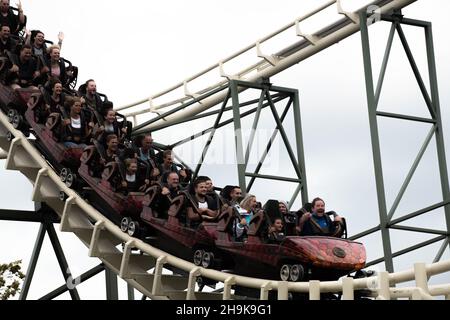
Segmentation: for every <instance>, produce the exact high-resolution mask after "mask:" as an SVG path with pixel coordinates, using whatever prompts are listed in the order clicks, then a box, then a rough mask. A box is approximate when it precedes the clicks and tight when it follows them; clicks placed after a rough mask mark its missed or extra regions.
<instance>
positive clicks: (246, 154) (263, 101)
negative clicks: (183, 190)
mask: <svg viewBox="0 0 450 320" xmlns="http://www.w3.org/2000/svg"><path fill="white" fill-rule="evenodd" d="M247 89H254V90H258V91H259V93H260V97H259V98H258V99H254V100H249V101H241V98H240V93H241V92H242V91H244V90H247ZM220 90H221V91H222V90H228V91H227V95H226V99H225V100H224V101H223V103H222V105H221V107H220V109H218V110H214V111H209V112H207V113H202V114H199V115H196V116H193V117H190V118H187V119H184V120H180V121H178V122H177V123H176V125H178V124H182V123H188V122H191V121H195V120H199V119H203V118H205V117H209V116H214V115H217V117H216V119H215V121H214V125H212V126H211V127H209V128H207V129H205V130H203V131H201V132H198V133H196V134H194V135H191V136H189V137H186V138H185V139H181V140H179V141H177V142H174V143H171V144H170V145H167V146H161V145H158V146H159V147H162V148H163V149H171V150H173V149H174V148H176V147H179V146H181V145H183V144H186V143H193V142H194V141H195V140H196V139H198V138H200V137H203V136H205V135H209V138H208V140H207V142H206V144H205V146H204V149H203V152H202V155H201V158H200V160H199V162H198V164H197V166H196V168H195V169H193V171H194V179H195V177H197V176H198V175H199V173H200V171H201V169H202V166H203V165H204V161H205V159H206V156H207V154H208V150H209V148H210V146H211V144H212V143H213V141H214V137H215V135H216V132H217V130H218V129H220V128H223V127H225V126H228V125H233V126H234V136H233V137H231V136H230V137H229V138H230V139H229V141H235V150H236V168H237V173H238V181H239V186H240V187H241V189H242V190H243V192H245V193H249V192H250V191H251V189H252V187H253V186H254V183H255V181H256V179H265V180H276V181H283V182H288V183H295V184H297V187H296V189H295V191H294V193H293V195H292V197H291V200H290V201H289V205H290V206H291V205H292V204H293V203H294V202H295V200H296V199H297V197H298V195H299V194H301V198H302V199H301V200H302V203H305V202H307V201H308V188H307V181H306V169H305V159H304V150H303V137H302V124H301V115H300V104H299V94H298V90H296V89H290V88H283V87H277V86H273V85H272V84H271V83H269V81H268V79H265V80H264V81H262V82H261V83H250V82H246V81H240V80H231V81H230V83H229V86H228V87H222V88H221V89H220ZM215 93H217V91H216V90H215V91H213V92H210V93H208V94H206V95H203V96H200V97H197V98H196V99H195V100H194V101H192V102H191V103H197V102H200V103H201V101H202V100H203V99H206V98H208V97H209V96H210V95H212V94H215ZM230 100H231V106H228V104H229V102H230ZM282 103H286V105H285V107H284V109H283V110H282V112H281V114H280V113H279V112H278V111H277V106H276V104H278V105H280V104H282ZM188 106H189V105H185V106H183V107H180V108H181V109H182V108H186V107H188ZM244 107H252V108H251V109H250V110H248V111H245V112H243V111H242V108H244ZM180 108H176V109H173V110H171V111H169V112H166V113H164V114H162V115H160V116H158V117H156V118H154V119H152V120H150V121H148V122H145V123H143V124H141V125H139V126H137V127H136V128H135V131H134V132H133V135H138V134H142V133H145V132H148V131H146V130H145V129H144V130H143V128H146V127H147V126H148V125H149V124H151V123H153V122H155V121H158V120H160V119H164V118H166V117H167V116H170V115H171V114H173V113H176V112H177V111H179V109H180ZM264 109H268V110H270V112H271V114H272V116H273V119H274V120H275V123H276V128H275V129H274V130H273V133H272V136H271V137H270V139H269V141H268V142H267V146H266V148H265V149H264V152H263V154H262V156H261V159H260V160H259V161H258V164H257V166H256V169H255V171H254V172H248V170H247V169H248V164H249V158H250V154H251V152H252V147H253V146H254V142H255V138H256V134H257V129H258V125H259V122H260V118H261V113H262V112H263V110H264ZM291 109H293V115H294V125H295V147H296V148H295V149H294V148H293V147H292V146H293V145H292V143H291V141H290V139H289V137H288V135H287V133H286V130H285V127H284V125H283V122H284V120H285V119H286V116H287V115H288V112H289V111H290V110H291ZM227 111H232V113H233V116H232V117H230V118H228V119H224V118H225V116H224V114H225V112H227ZM251 115H254V120H253V124H252V128H251V133H250V137H249V139H248V143H247V147H246V148H245V149H244V139H243V135H242V124H241V119H243V118H246V117H248V116H251ZM173 126H174V125H173V124H172V125H170V127H171V128H173ZM168 127H169V126H165V127H162V128H159V129H157V130H154V131H152V132H155V131H159V130H162V129H166V128H168ZM278 134H280V135H281V139H282V142H283V145H284V146H285V148H286V150H287V152H288V155H289V160H290V162H291V164H292V167H293V169H294V171H295V176H294V177H281V176H276V175H263V174H260V171H261V168H262V167H263V165H264V162H265V160H266V158H267V156H268V154H269V152H270V150H271V148H272V146H273V143H274V141H275V139H276V138H277V136H278ZM247 178H250V179H249V182H248V183H247Z"/></svg>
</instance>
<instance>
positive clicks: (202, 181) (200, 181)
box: [193, 178, 206, 189]
mask: <svg viewBox="0 0 450 320" xmlns="http://www.w3.org/2000/svg"><path fill="white" fill-rule="evenodd" d="M205 182H206V180H204V179H199V178H197V179H195V181H194V183H193V185H194V189H196V188H197V187H198V185H199V184H200V183H205Z"/></svg>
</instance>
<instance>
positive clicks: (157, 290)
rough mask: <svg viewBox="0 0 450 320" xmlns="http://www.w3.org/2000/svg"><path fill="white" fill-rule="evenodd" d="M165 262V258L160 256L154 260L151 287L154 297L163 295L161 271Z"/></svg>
mask: <svg viewBox="0 0 450 320" xmlns="http://www.w3.org/2000/svg"><path fill="white" fill-rule="evenodd" d="M166 262H167V256H161V257H159V258H158V259H157V260H156V265H155V269H154V270H153V287H152V294H153V295H154V296H160V295H163V287H162V282H161V280H162V270H163V268H164V265H165V264H166Z"/></svg>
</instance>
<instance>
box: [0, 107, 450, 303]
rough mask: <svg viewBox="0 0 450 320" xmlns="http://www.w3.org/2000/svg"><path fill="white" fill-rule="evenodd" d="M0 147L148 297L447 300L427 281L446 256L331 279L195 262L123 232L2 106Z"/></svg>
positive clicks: (93, 250)
mask: <svg viewBox="0 0 450 320" xmlns="http://www.w3.org/2000/svg"><path fill="white" fill-rule="evenodd" d="M8 132H10V133H12V134H13V136H14V139H12V140H11V141H9V140H8V138H7V136H8ZM0 149H3V150H8V151H7V158H6V169H8V170H17V171H20V172H21V173H22V174H24V175H25V176H26V177H27V178H28V179H29V181H30V182H31V183H32V184H33V186H34V188H33V194H32V200H33V201H36V202H45V203H47V204H48V205H49V206H50V207H51V208H52V209H53V210H55V212H56V213H57V214H58V215H59V216H60V217H61V225H60V229H61V231H63V232H72V233H74V234H75V235H76V236H77V237H78V238H79V239H80V240H81V241H82V242H83V243H84V244H85V245H86V246H87V247H88V248H89V256H90V257H97V258H99V259H100V260H101V261H103V263H105V265H107V266H108V267H109V268H111V270H112V271H113V272H115V273H116V274H118V275H119V276H120V277H121V278H122V279H124V280H125V281H127V282H128V283H129V284H131V285H132V286H133V287H134V288H136V289H137V290H139V291H140V292H142V293H143V294H145V295H146V296H148V297H150V298H152V299H181V300H184V299H186V300H192V299H224V300H228V299H233V298H235V297H234V296H233V295H232V291H231V286H232V285H234V284H236V285H240V286H243V287H248V288H254V289H257V290H259V291H260V298H261V299H267V298H268V293H269V291H270V290H276V291H278V298H279V299H287V298H288V293H289V292H304V293H309V296H310V299H319V298H320V293H325V292H342V293H343V299H353V297H354V290H361V289H366V290H369V292H370V295H371V296H373V297H375V298H377V299H396V298H408V299H432V298H433V297H436V296H443V297H445V298H446V299H449V300H450V283H447V284H441V285H435V286H429V285H428V279H429V278H430V277H431V276H433V275H437V274H441V273H444V272H449V271H450V261H445V262H440V263H436V264H432V265H425V264H422V263H418V264H415V266H414V269H413V270H409V271H405V272H400V273H395V274H388V273H384V272H382V273H380V275H379V276H377V277H371V278H367V279H352V278H343V279H342V280H341V281H335V282H319V281H311V282H309V283H292V282H282V281H270V280H264V279H255V278H249V277H242V276H237V275H232V274H227V273H223V272H219V271H215V270H209V269H204V268H200V267H197V266H195V265H194V264H192V263H190V262H187V261H184V260H181V259H179V258H177V257H174V256H172V255H170V254H168V253H166V252H163V251H161V250H159V249H157V248H154V247H152V246H149V245H148V244H146V243H144V242H143V241H141V240H138V239H135V238H131V237H129V236H128V235H127V234H125V233H123V232H122V231H121V230H120V229H119V228H118V227H117V226H116V225H115V224H113V223H112V222H111V221H109V220H108V219H106V218H105V217H104V216H103V215H102V214H101V213H99V212H98V211H97V210H95V209H94V208H93V207H92V206H91V205H89V204H88V203H86V202H85V201H84V200H83V199H82V198H81V197H80V196H79V195H78V194H77V193H76V192H74V191H73V190H72V189H69V188H67V187H66V185H65V184H64V183H62V182H61V180H60V178H59V176H58V174H57V173H56V172H54V171H53V169H52V168H51V167H50V166H49V164H48V163H47V161H46V160H45V159H44V158H43V157H42V155H41V154H40V153H39V152H38V151H37V150H36V149H35V148H34V146H33V145H32V143H31V142H30V141H29V140H28V139H27V138H26V137H25V136H24V135H23V134H22V133H21V132H20V131H17V130H15V129H14V128H13V127H12V125H11V124H10V123H8V120H7V117H6V116H5V115H4V114H3V113H2V112H0ZM61 191H62V192H64V193H65V194H66V195H67V197H68V198H67V199H66V200H65V201H63V200H61V199H60V192H61ZM122 244H123V249H122V247H121V245H122ZM118 247H119V248H120V249H118ZM132 249H139V250H140V251H141V252H142V253H143V255H138V254H134V253H133V250H132ZM168 265H170V266H173V267H176V268H178V269H181V270H184V271H186V272H187V273H188V274H189V276H188V277H181V276H174V275H165V274H162V271H163V268H164V267H165V266H168ZM152 269H153V271H152V272H150V271H149V270H152ZM199 276H202V277H205V278H209V279H213V280H216V281H219V282H222V283H223V284H224V290H223V293H205V292H196V291H195V284H196V279H197V277H199ZM412 280H415V282H416V285H415V286H413V287H408V288H392V286H393V285H395V284H399V283H402V282H408V281H412Z"/></svg>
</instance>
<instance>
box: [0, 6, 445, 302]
mask: <svg viewBox="0 0 450 320" xmlns="http://www.w3.org/2000/svg"><path fill="white" fill-rule="evenodd" d="M364 2H365V1H359V3H364ZM343 3H344V5H347V6H348V7H357V6H358V5H357V4H358V1H350V0H349V1H347V2H346V1H345V0H344V1H343ZM346 3H347V4H346ZM22 4H23V7H24V10H25V13H26V14H27V15H28V23H29V24H28V25H29V27H30V28H31V29H41V30H42V31H44V32H45V34H46V37H47V38H48V39H49V40H53V41H56V39H57V38H56V36H57V34H58V32H59V31H64V33H65V35H66V38H65V40H64V44H63V48H62V56H63V57H65V58H66V59H69V60H71V61H72V62H73V64H74V65H77V66H79V68H80V73H79V84H81V83H83V82H84V81H85V80H87V79H89V78H94V79H95V80H96V81H97V87H98V90H99V91H100V92H103V93H106V94H107V95H108V97H109V98H110V100H112V101H114V103H115V105H116V106H120V105H123V104H126V103H129V102H133V101H136V100H139V99H141V98H144V97H147V96H149V95H151V94H154V93H156V92H159V91H160V90H162V89H165V88H166V87H168V86H171V85H173V84H175V83H177V82H179V81H181V80H183V79H184V78H186V77H188V76H190V75H192V74H194V73H196V72H198V71H200V70H203V69H204V68H206V67H208V66H210V65H211V64H213V63H216V62H217V61H219V60H220V59H222V58H224V57H226V56H228V55H230V54H232V53H234V52H235V51H237V50H239V49H241V48H243V47H245V46H247V45H248V44H250V43H252V42H254V41H255V40H256V39H258V38H261V37H262V36H264V35H266V34H268V33H270V32H272V31H274V30H276V29H278V28H279V27H281V26H284V25H285V24H287V23H289V22H291V21H293V20H294V19H295V18H297V17H299V16H302V15H303V14H304V13H306V12H308V11H310V10H311V9H313V8H314V7H316V6H317V5H318V1H316V0H309V1H301V2H300V1H292V0H280V1H277V2H276V3H274V2H269V1H265V0H263V1H261V0H259V1H256V0H247V1H239V2H238V1H236V0H233V1H227V2H224V3H223V2H222V3H220V5H217V4H216V3H215V2H212V1H206V0H195V1H181V0H179V1H178V0H172V1H165V2H158V3H157V4H156V3H154V2H150V1H136V0H135V1H128V2H127V3H126V5H125V4H124V2H119V1H111V0H109V1H103V0H102V1H98V0H96V1H87V0H80V1H76V2H75V1H56V0H41V1H31V0H23V1H22ZM449 9H450V4H449V3H448V1H444V0H428V1H424V0H419V1H418V2H417V3H415V4H413V5H411V6H410V7H409V8H406V9H405V10H404V14H405V15H406V16H408V17H411V18H418V19H422V20H429V21H432V22H433V27H434V43H435V51H436V60H437V66H438V77H439V89H440V98H441V108H442V116H443V123H444V133H445V138H446V149H447V150H450V148H449V147H450V131H449V130H450V127H449V126H448V123H450V110H449V105H450V94H449V93H448V90H447V88H449V87H450V63H449V59H448V57H450V52H449V50H450V46H449V45H448V30H449V28H450V25H449V22H448V18H447V15H446V12H448V10H449ZM57 12H60V13H57ZM327 19H329V18H328V16H327V17H322V18H321V19H319V24H320V23H324V24H328V23H329V22H328V20H327ZM389 28H390V25H389V24H387V23H379V24H376V25H375V26H373V27H371V28H370V32H371V39H372V40H373V42H372V53H373V60H374V72H375V77H376V78H377V76H378V70H379V66H380V65H381V59H382V56H383V53H384V48H385V45H386V40H387V36H388V32H389ZM405 32H406V34H407V36H408V39H409V43H410V45H411V47H412V50H413V52H414V54H415V55H416V58H417V60H418V61H417V62H418V64H419V67H420V69H421V72H422V73H423V76H424V80H425V81H428V77H427V76H426V60H425V51H424V50H425V47H424V37H423V32H421V31H418V30H414V29H413V28H408V27H406V28H405ZM271 80H272V82H273V83H274V84H276V85H278V86H285V87H291V88H296V89H298V90H299V92H300V103H301V108H302V110H301V112H302V121H303V129H304V132H303V137H304V148H305V164H306V171H307V179H308V186H309V196H310V198H313V197H315V196H321V197H323V198H324V199H325V201H326V204H327V208H328V209H330V210H331V209H332V210H335V211H337V212H339V213H340V214H342V215H344V216H345V217H347V221H348V227H349V231H350V234H355V233H358V232H360V231H362V230H365V229H368V228H371V227H374V226H376V225H377V224H378V207H377V198H376V191H375V190H376V189H375V180H374V177H373V164H372V154H371V145H370V131H369V127H368V115H367V106H366V98H365V85H364V73H363V62H362V54H361V39H360V35H359V34H356V35H354V36H352V37H350V38H348V39H346V40H344V41H342V42H340V43H339V44H337V45H335V46H333V47H331V48H329V49H328V50H326V51H324V52H322V53H320V54H317V55H316V56H314V57H312V58H310V59H308V60H307V61H304V62H302V63H300V64H299V65H297V66H294V67H291V68H290V69H288V70H286V71H284V72H283V73H281V74H279V75H277V76H275V77H273V78H272V79H271ZM427 86H428V85H427ZM428 87H429V86H428ZM380 110H383V111H388V112H396V113H401V112H403V113H407V114H411V115H418V116H426V107H425V103H424V102H423V99H421V97H420V91H419V89H418V86H417V85H416V83H415V81H414V78H413V74H412V72H411V70H410V68H409V66H408V62H407V59H406V56H405V55H404V53H403V51H402V49H401V45H400V41H399V39H398V37H397V36H396V39H395V42H394V47H393V51H392V58H391V61H390V64H389V68H388V71H387V78H386V81H385V85H384V91H383V94H382V97H381V100H380ZM251 121H252V119H248V120H245V121H244V122H243V123H244V126H246V127H247V128H248V127H249V126H251ZM292 125H293V123H292V121H290V120H287V127H289V129H288V131H289V133H290V135H291V136H292V133H293V131H292ZM271 129H273V124H272V123H271V122H270V121H269V120H267V121H263V127H262V130H261V132H260V133H261V135H262V136H261V137H264V133H266V132H269V131H270V130H271ZM185 130H186V128H182V129H179V131H176V132H171V133H170V134H167V133H165V134H162V133H161V134H158V133H156V134H155V138H156V139H157V140H158V141H162V142H169V141H174V140H176V137H178V136H183V135H185V136H187V135H188V134H190V133H191V132H188V134H186V131H185ZM428 130H429V126H427V125H422V124H411V123H408V122H402V121H396V120H383V119H381V120H380V139H381V143H382V156H383V161H384V162H383V169H384V172H385V183H386V192H387V201H388V207H390V204H392V202H393V200H394V199H395V196H396V195H397V192H398V190H399V188H400V186H401V184H402V183H403V179H404V177H405V176H406V174H407V172H408V170H409V168H410V166H411V164H412V163H413V161H414V158H415V156H416V154H417V152H418V150H419V149H420V147H421V145H422V142H423V141H424V139H425V136H426V135H427V133H428ZM223 137H224V136H223ZM292 138H293V137H292ZM225 141H226V140H225ZM260 141H263V139H260ZM218 145H219V146H216V147H213V150H216V151H217V149H214V148H221V149H220V150H228V149H224V148H225V147H224V144H218ZM228 148H229V150H231V152H232V150H233V148H232V145H231V144H229V146H228ZM226 153H227V154H228V151H226ZM255 153H257V151H255ZM255 158H256V157H255ZM286 158H287V157H286V152H285V151H284V150H283V149H282V148H281V146H280V147H279V148H276V149H275V151H274V154H272V157H271V158H270V159H271V163H269V164H270V165H269V166H267V167H265V168H264V170H265V171H263V173H266V174H280V175H288V176H289V175H292V174H293V171H292V170H291V169H289V166H288V163H286V161H285V160H286ZM448 159H449V158H448V157H447V162H448V163H450V162H449V161H448ZM191 160H192V163H191V164H193V163H195V157H193V159H191ZM436 163H437V160H436V148H435V144H434V142H432V143H431V146H430V148H429V150H428V151H427V153H426V154H425V157H424V161H423V162H422V164H421V165H420V166H419V168H418V172H417V176H416V177H415V178H414V179H413V181H412V183H411V186H410V189H408V191H407V193H406V195H405V198H404V200H403V201H402V202H401V204H400V206H399V209H398V211H397V212H398V213H397V214H396V217H397V216H400V215H403V214H405V213H410V212H412V211H415V210H417V209H420V208H422V207H426V206H429V205H431V204H434V203H437V202H439V201H441V200H442V194H441V191H440V184H439V175H438V171H437V165H436ZM0 165H1V166H2V167H3V166H4V161H0ZM203 173H205V174H208V175H210V176H211V177H212V178H213V179H214V181H215V183H216V185H219V186H220V185H225V184H235V183H237V179H236V171H235V169H234V167H233V166H232V165H230V164H228V165H222V166H217V165H210V166H206V167H205V169H204V172H203ZM230 180H231V181H230ZM0 181H1V182H0V205H1V206H2V207H3V208H14V209H32V207H33V204H32V202H31V201H30V200H29V199H30V198H31V190H32V188H31V185H30V184H29V183H28V182H27V181H26V178H24V177H23V176H22V175H20V174H17V173H15V172H10V171H5V170H0ZM294 187H295V186H292V185H282V184H280V183H276V182H260V183H257V185H256V186H255V189H254V190H253V191H252V193H255V194H256V195H257V196H258V198H259V199H260V200H261V201H266V200H267V199H270V198H277V199H287V200H288V199H290V196H291V192H292V189H293V188H294ZM268 190H269V191H270V192H269V191H268ZM287 191H289V192H287ZM299 205H300V203H299V202H298V203H296V204H295V205H294V207H295V208H298V207H299ZM442 212H443V211H442V210H436V212H434V213H432V214H429V215H426V216H423V217H420V218H416V219H414V220H412V221H410V222H408V223H407V224H406V225H411V226H414V225H416V226H421V227H424V228H436V229H444V228H445V219H444V218H443V214H442ZM0 224H1V225H2V226H4V228H3V231H2V233H1V234H0V241H1V243H2V244H3V245H2V248H1V249H0V261H3V262H6V261H10V260H14V259H23V260H24V267H25V268H26V265H27V263H28V260H29V257H30V254H31V251H32V248H33V244H34V238H35V236H36V233H37V230H38V226H37V225H28V224H19V223H6V222H0ZM391 234H392V238H393V239H392V240H393V250H394V251H398V250H401V249H403V248H405V247H407V246H409V245H410V244H413V243H418V242H421V241H424V240H426V239H429V238H431V237H429V236H426V235H421V234H419V235H418V234H411V233H405V232H400V231H392V233H391ZM61 239H62V241H63V244H64V248H65V252H66V255H67V258H68V260H69V265H70V267H71V269H72V273H73V274H74V275H78V274H81V273H83V272H84V271H86V270H87V269H89V268H90V267H93V266H95V265H96V264H98V263H99V262H98V261H97V260H95V259H89V258H87V249H86V248H85V247H84V246H83V245H82V244H81V243H80V242H79V241H78V240H77V239H75V238H74V237H73V236H72V235H70V234H61ZM46 241H48V240H46ZM362 242H363V243H364V245H365V246H366V248H367V251H368V258H369V260H371V259H375V258H378V257H380V256H381V255H382V245H381V237H380V236H379V235H372V236H369V237H366V238H364V239H362ZM10 243H14V245H13V246H10V245H9V244H10ZM440 245H441V243H438V244H435V245H433V246H431V247H428V248H426V249H423V250H419V251H417V252H416V253H413V254H409V255H406V256H404V257H401V258H399V259H398V260H397V261H396V264H395V266H396V269H397V271H400V270H403V269H405V268H409V267H412V265H413V263H414V262H417V261H424V262H427V263H429V262H431V261H432V260H433V258H434V256H435V254H436V252H437V249H438V248H439V247H440ZM51 250H52V249H51V246H50V245H49V243H47V242H46V243H45V245H44V249H43V255H42V256H41V259H40V260H39V264H38V267H37V269H36V277H37V278H38V279H39V283H35V285H34V286H33V285H32V287H31V290H30V294H29V297H30V298H39V297H40V296H42V295H44V294H45V293H47V292H48V291H51V290H52V289H54V288H56V287H58V286H59V285H61V284H62V283H63V278H62V276H60V272H59V267H58V265H57V262H56V259H55V258H54V257H53V256H52V251H51ZM43 257H45V258H43ZM444 258H447V259H448V258H450V255H449V252H448V250H447V252H446V254H445V256H444ZM381 268H382V266H381ZM445 280H446V281H447V282H449V280H450V276H448V275H447V276H446V277H445ZM102 281H103V278H102V277H96V278H95V279H92V280H90V281H88V282H87V283H86V284H84V285H82V286H81V287H80V293H81V296H82V297H85V298H103V297H104V293H103V292H99V291H98V290H92V289H93V288H95V287H99V286H101V285H102V284H103V282H102ZM122 293H123V292H122ZM64 297H66V298H67V297H68V296H64Z"/></svg>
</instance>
